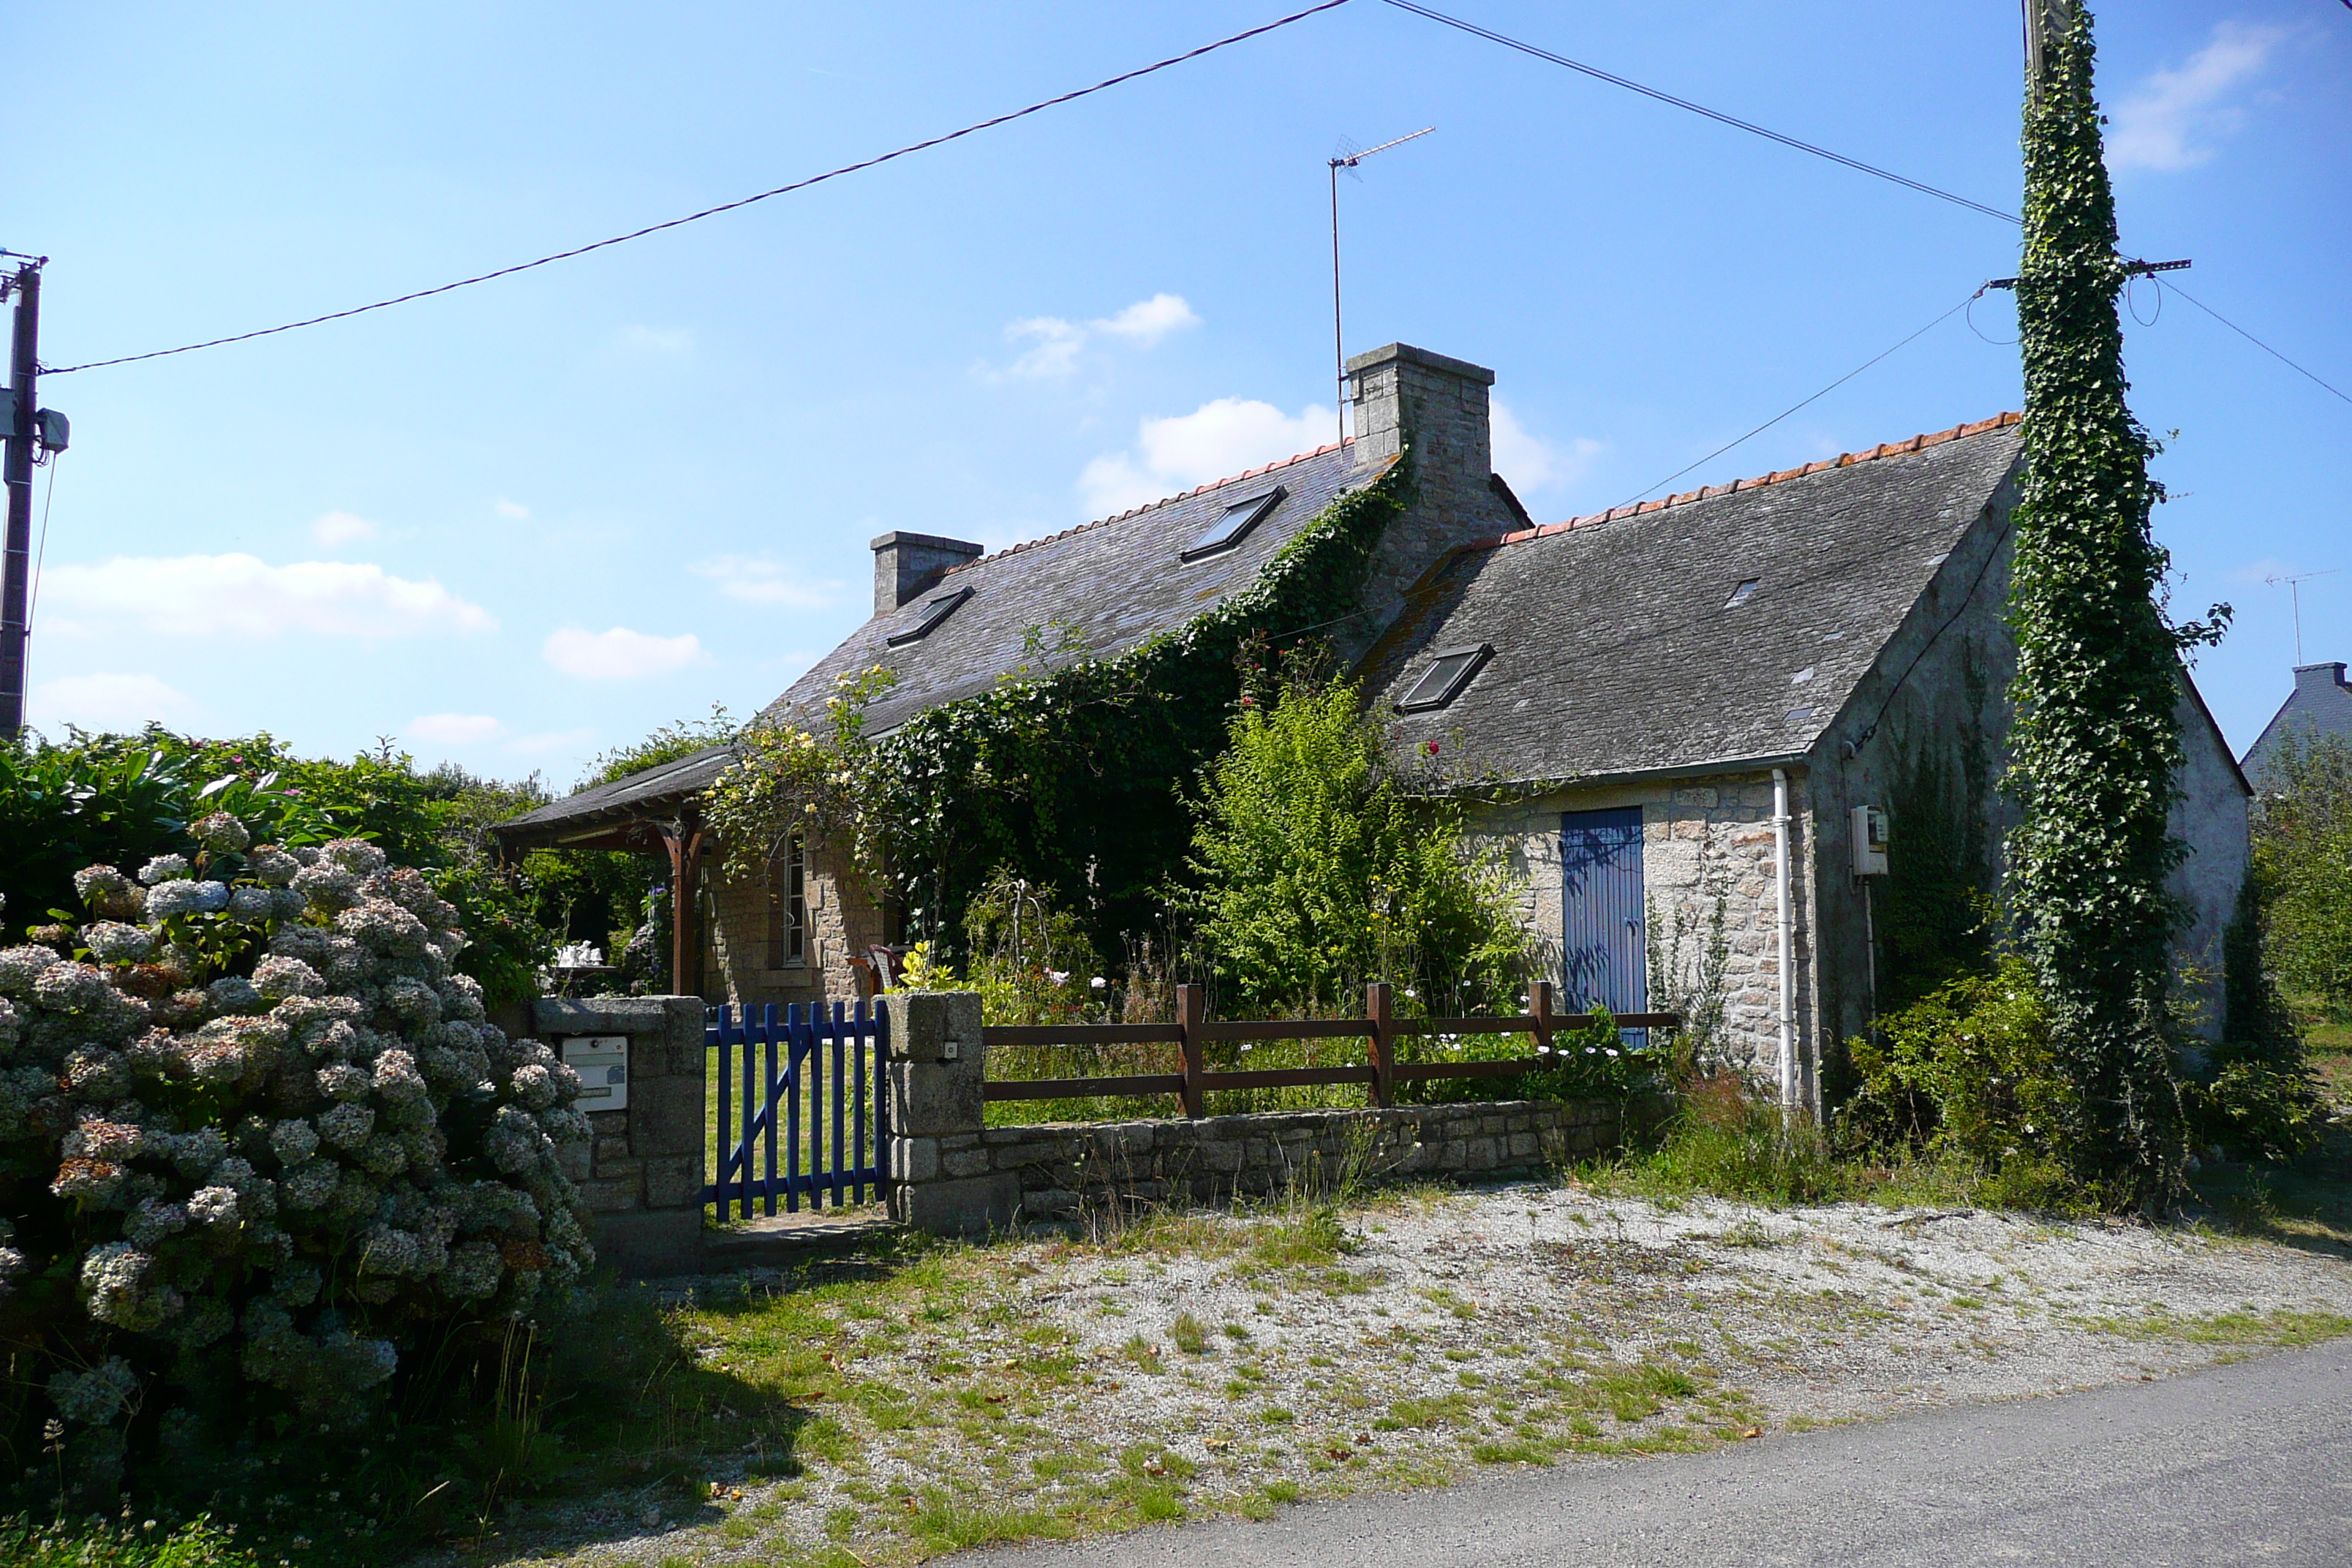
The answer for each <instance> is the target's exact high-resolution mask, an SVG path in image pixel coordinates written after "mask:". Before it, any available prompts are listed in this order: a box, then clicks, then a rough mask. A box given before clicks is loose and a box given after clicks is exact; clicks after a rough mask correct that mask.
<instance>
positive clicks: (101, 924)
mask: <svg viewBox="0 0 2352 1568" xmlns="http://www.w3.org/2000/svg"><path fill="white" fill-rule="evenodd" d="M81 942H82V945H83V946H84V947H87V948H88V949H89V951H90V952H91V953H92V954H93V955H94V956H96V957H98V958H100V959H102V960H104V961H105V962H106V963H139V962H140V961H141V960H142V959H144V958H145V957H146V956H147V953H148V950H149V949H151V948H152V947H153V946H154V945H155V933H154V932H152V931H148V930H147V929H146V928H144V927H143V926H134V925H124V924H123V923H122V922H121V921H97V922H96V923H95V924H92V925H87V926H84V927H83V928H82V932H81Z"/></svg>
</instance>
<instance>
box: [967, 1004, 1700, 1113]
mask: <svg viewBox="0 0 2352 1568" xmlns="http://www.w3.org/2000/svg"><path fill="white" fill-rule="evenodd" d="M1528 1009H1529V1010H1528V1012H1525V1013H1515V1014H1503V1015H1497V1016H1494V1017H1488V1018H1478V1017H1465V1018H1399V1017H1397V1016H1395V995H1394V993H1393V992H1392V991H1391V988H1390V987H1389V985H1388V984H1386V983H1385V982H1376V983H1374V984H1370V985H1367V986H1366V987H1364V1016H1363V1017H1361V1018H1298V1019H1283V1018H1244V1019H1231V1020H1227V1021H1224V1022H1221V1023H1214V1024H1213V1023H1211V1022H1209V1021H1208V1019H1207V1018H1205V1017H1204V1016H1202V1015H1203V1014H1204V1013H1205V1012H1206V1011H1207V998H1206V997H1205V995H1204V994H1202V989H1201V987H1200V986H1197V985H1179V986H1178V987H1176V1018H1175V1021H1174V1022H1173V1023H1168V1024H1036V1025H1029V1024H1003V1025H991V1026H987V1027H986V1028H983V1029H982V1030H981V1040H982V1045H983V1046H1141V1045H1174V1046H1179V1047H1182V1053H1183V1070H1182V1071H1181V1072H1159V1073H1129V1074H1125V1075H1123V1076H1119V1077H1115V1078H1041V1079H1010V1080H999V1079H991V1080H990V1081H988V1082H986V1083H984V1084H982V1086H981V1094H982V1097H983V1098H984V1099H988V1100H1080V1099H1090V1098H1093V1097H1096V1096H1103V1095H1122V1096H1125V1095H1145V1094H1172V1095H1176V1096H1177V1097H1179V1098H1180V1099H1181V1100H1182V1102H1183V1106H1184V1114H1185V1115H1187V1116H1199V1115H1200V1114H1201V1110H1202V1096H1204V1095H1206V1094H1207V1093H1208V1092H1209V1091H1210V1090H1212V1089H1288V1088H1293V1087H1299V1086H1306V1085H1310V1084H1337V1083H1360V1084H1369V1085H1370V1087H1371V1091H1372V1092H1371V1099H1372V1103H1373V1104H1375V1105H1382V1106H1386V1105H1394V1104H1395V1103H1396V1086H1397V1085H1398V1084H1399V1083H1401V1082H1411V1081H1415V1080H1420V1079H1435V1078H1509V1077H1512V1076H1514V1075H1516V1074H1518V1073H1523V1072H1526V1071H1527V1070H1528V1068H1536V1067H1541V1066H1544V1065H1545V1063H1544V1058H1543V1057H1542V1056H1541V1055H1537V1056H1531V1057H1517V1058H1511V1059H1509V1060H1507V1061H1486V1062H1400V1061H1398V1060H1397V1059H1396V1042H1397V1041H1398V1040H1400V1039H1402V1038H1405V1037H1421V1036H1427V1035H1528V1036H1532V1037H1534V1040H1535V1046H1536V1049H1537V1051H1538V1053H1541V1052H1547V1051H1549V1050H1550V1049H1551V1043H1552V1036H1553V1035H1554V1034H1555V1033H1559V1032H1561V1031H1573V1030H1575V1029H1577V1028H1580V1027H1581V1026H1583V1025H1584V1023H1585V1022H1586V1021H1587V1016H1586V1015H1584V1014H1581V1013H1569V1014H1560V1013H1555V1012H1553V1011H1552V988H1551V983H1550V982H1549V981H1540V980H1539V981H1538V982H1537V983H1536V984H1535V985H1534V986H1533V987H1532V988H1531V990H1530V994H1529V995H1528ZM1682 1021H1683V1020H1682V1015H1680V1014H1678V1013H1621V1014H1619V1015H1618V1016H1617V1017H1616V1023H1617V1025H1618V1026H1619V1027H1621V1028H1627V1029H1672V1028H1677V1027H1679V1026H1681V1024H1682ZM1338 1039H1362V1040H1366V1041H1368V1042H1370V1049H1369V1051H1368V1052H1367V1053H1366V1054H1367V1056H1368V1057H1369V1058H1370V1059H1369V1060H1367V1061H1366V1062H1364V1063H1363V1064H1362V1065H1361V1066H1358V1067H1328V1068H1267V1069H1265V1070H1263V1071H1258V1072H1212V1071H1210V1070H1209V1069H1208V1068H1207V1067H1206V1065H1205V1064H1204V1063H1203V1062H1202V1052H1201V1047H1202V1046H1204V1045H1207V1044H1209V1043H1211V1042H1216V1043H1219V1044H1223V1043H1228V1042H1232V1041H1238V1040H1338Z"/></svg>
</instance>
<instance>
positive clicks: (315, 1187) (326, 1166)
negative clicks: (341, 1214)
mask: <svg viewBox="0 0 2352 1568" xmlns="http://www.w3.org/2000/svg"><path fill="white" fill-rule="evenodd" d="M312 1136H314V1137H315V1136H316V1134H315V1133H314V1134H313V1135H312ZM342 1179H343V1168H342V1167H341V1165H338V1164H336V1163H334V1162H333V1161H332V1160H305V1161H303V1162H302V1163H300V1164H299V1165H296V1166H295V1167H294V1168H293V1169H292V1170H290V1171H289V1172H287V1173H286V1179H285V1180H284V1181H282V1182H280V1183H278V1194H279V1195H280V1196H281V1197H283V1198H284V1199H285V1200H286V1202H287V1204H288V1205H289V1206H290V1207H293V1208H298V1209H315V1208H323V1207H324V1206H326V1202H327V1200H328V1199H329V1198H331V1197H332V1196H334V1194H335V1185H336V1184H337V1183H339V1182H341V1180H342Z"/></svg>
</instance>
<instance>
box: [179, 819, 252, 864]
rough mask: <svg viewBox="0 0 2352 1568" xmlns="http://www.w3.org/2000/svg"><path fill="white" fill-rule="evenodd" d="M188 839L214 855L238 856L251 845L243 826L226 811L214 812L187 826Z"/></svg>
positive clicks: (249, 836) (248, 835) (249, 837)
mask: <svg viewBox="0 0 2352 1568" xmlns="http://www.w3.org/2000/svg"><path fill="white" fill-rule="evenodd" d="M188 837H191V838H193V839H194V840H195V841H196V842H197V843H199V844H201V845H203V846H204V847H205V848H207V849H209V850H211V851H213V852H214V853H215V854H216V855H238V854H242V853H244V851H245V850H246V848H247V847H248V846H250V845H251V844H252V843H253V835H252V834H250V833H248V832H247V831H246V826H245V824H244V823H242V822H239V821H238V820H237V819H236V817H234V816H230V815H229V814H228V813H227V812H226V811H215V812H214V813H212V814H211V815H210V816H200V817H198V818H196V820H195V821H194V822H191V823H190V824H188Z"/></svg>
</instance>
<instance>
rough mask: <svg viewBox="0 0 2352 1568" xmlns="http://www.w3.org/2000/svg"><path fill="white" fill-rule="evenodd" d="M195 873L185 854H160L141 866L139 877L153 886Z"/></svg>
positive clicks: (191, 875)
mask: <svg viewBox="0 0 2352 1568" xmlns="http://www.w3.org/2000/svg"><path fill="white" fill-rule="evenodd" d="M194 875H195V868H194V867H192V866H190V865H189V864H188V858H187V857H186V856H185V855H158V856H156V857H155V858H153V859H152V860H150V861H148V862H147V864H145V865H144V866H142V867H140V868H139V879H140V880H141V881H142V882H144V883H146V884H147V885H148V886H149V887H151V888H152V887H155V886H157V885H159V884H161V883H163V882H175V881H178V880H179V879H182V878H184V877H193V876H194Z"/></svg>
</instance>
